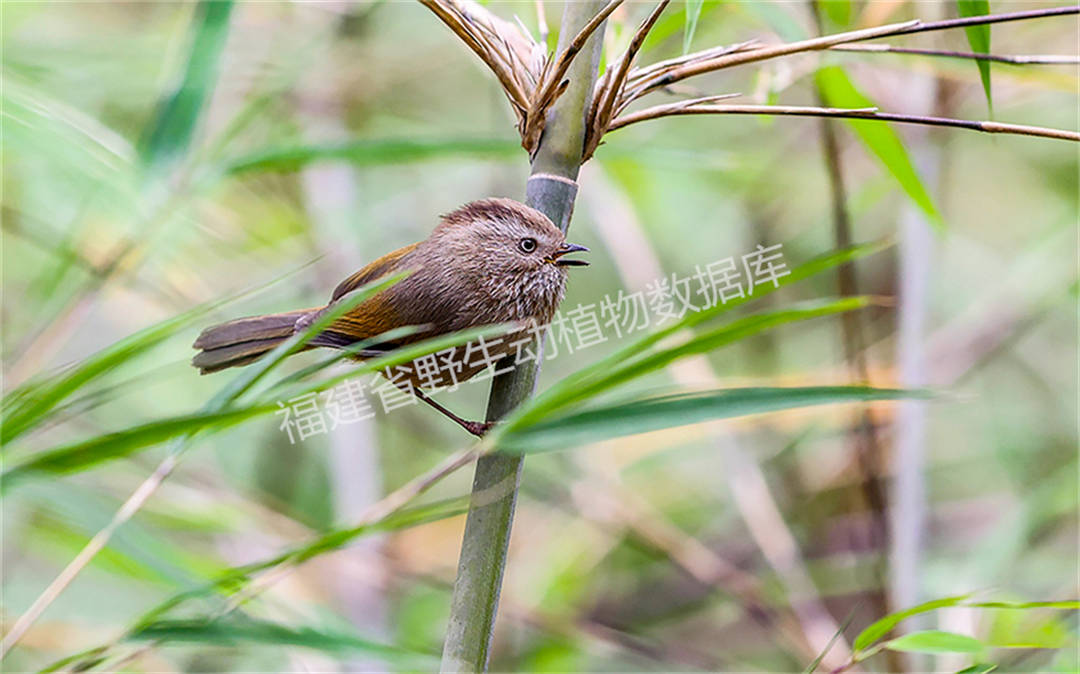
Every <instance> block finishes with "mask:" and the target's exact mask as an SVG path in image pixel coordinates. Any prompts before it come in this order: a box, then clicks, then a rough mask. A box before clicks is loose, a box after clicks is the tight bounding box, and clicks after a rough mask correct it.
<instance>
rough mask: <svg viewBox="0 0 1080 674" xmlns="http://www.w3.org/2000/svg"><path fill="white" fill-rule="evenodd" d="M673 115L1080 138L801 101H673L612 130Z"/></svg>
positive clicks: (1078, 136)
mask: <svg viewBox="0 0 1080 674" xmlns="http://www.w3.org/2000/svg"><path fill="white" fill-rule="evenodd" d="M672 115H792V116H796V117H840V118H844V119H872V120H879V121H884V122H899V123H901V124H922V125H924V126H945V127H954V128H959V129H969V130H971V131H982V132H983V133H1004V134H1012V135H1019V136H1038V137H1041V138H1056V139H1058V140H1071V141H1080V133H1078V132H1076V131H1065V130H1063V129H1050V128H1046V127H1041V126H1028V125H1026V124H1006V123H1004V122H990V121H974V120H968V119H950V118H948V117H927V116H923V115H901V114H896V113H891V112H878V111H877V109H876V108H821V107H814V106H801V105H697V106H692V107H686V106H685V105H684V104H683V103H669V104H667V105H657V106H654V107H651V108H646V109H645V110H641V111H640V112H634V113H631V114H629V115H623V116H622V117H619V118H617V119H616V120H615V121H613V122H612V123H611V126H610V127H609V128H608V131H614V130H615V129H620V128H622V127H624V126H629V125H630V124H634V123H635V122H643V121H645V120H648V119H657V118H660V117H668V116H672Z"/></svg>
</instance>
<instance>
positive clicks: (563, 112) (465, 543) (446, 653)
mask: <svg viewBox="0 0 1080 674" xmlns="http://www.w3.org/2000/svg"><path fill="white" fill-rule="evenodd" d="M605 4H606V3H604V2H603V1H597V0H586V1H581V2H570V3H567V5H566V7H565V9H564V10H563V17H562V25H561V27H560V29H559V44H558V48H557V49H556V52H555V53H556V54H560V53H562V51H563V50H564V49H565V48H566V46H567V44H568V43H569V42H570V41H571V40H572V39H573V38H574V36H575V35H577V33H578V32H579V31H580V30H581V29H582V28H583V27H584V26H585V25H586V24H587V23H588V22H589V20H590V19H592V18H593V17H594V16H596V15H597V14H598V13H599V12H600V10H601V9H603V7H604V5H605ZM603 35H604V26H600V27H599V28H598V29H597V30H596V31H595V32H594V33H593V34H592V36H591V37H590V38H589V40H588V41H587V42H586V43H585V46H584V48H583V49H582V50H581V52H580V53H579V54H578V56H577V58H576V59H575V60H574V62H573V63H572V65H571V66H570V69H569V72H568V73H567V78H568V79H569V80H570V83H569V85H568V86H567V89H566V91H565V92H564V93H563V95H562V96H561V97H560V98H559V99H558V100H557V101H556V102H555V104H554V106H553V107H552V109H551V111H550V112H549V113H548V117H547V122H546V125H545V130H544V134H543V137H542V138H541V140H540V146H539V148H538V149H537V151H536V154H535V155H534V157H533V160H532V171H531V174H530V176H529V181H528V184H527V186H526V190H525V201H526V203H527V204H528V205H530V206H532V207H533V208H536V209H537V210H539V211H541V212H543V213H544V214H545V215H547V216H548V217H549V218H551V221H552V222H554V223H555V224H556V225H557V226H558V227H559V229H561V230H562V231H564V232H565V231H566V230H567V228H568V227H569V225H570V215H571V214H572V213H573V210H574V198H575V197H576V196H577V183H576V180H577V175H578V171H579V170H580V168H581V156H582V148H583V145H584V140H585V113H586V111H587V110H588V109H589V105H590V103H591V98H592V92H593V87H594V86H595V84H596V79H597V75H598V69H599V65H600V50H601V47H602V45H603ZM539 352H540V351H539V349H538V350H537V353H539ZM538 370H539V363H535V364H533V365H532V366H525V367H517V368H514V369H512V370H511V371H509V372H507V373H506V374H504V375H501V376H498V377H496V378H495V380H494V381H493V382H492V384H491V394H490V396H489V398H488V409H487V419H488V420H489V421H496V420H498V419H500V418H502V417H503V416H505V415H506V414H507V413H508V412H510V411H511V410H513V409H514V408H515V407H517V406H518V405H520V404H521V403H522V402H523V401H524V400H525V399H526V398H528V397H529V396H530V395H532V392H533V389H534V387H535V384H536V375H537V372H538ZM523 460H524V458H523V457H522V456H521V455H516V454H508V453H500V452H493V453H490V454H488V455H486V456H484V457H482V458H481V459H480V460H479V461H478V462H477V464H476V475H475V477H474V478H473V487H472V497H471V501H470V504H469V514H468V518H467V519H466V522H465V535H464V537H463V539H462V542H461V556H460V558H459V559H458V571H457V579H456V580H455V581H454V591H453V595H452V598H451V602H450V621H449V623H448V625H447V629H446V641H445V643H444V644H443V657H442V667H441V671H443V672H483V671H486V670H487V665H488V659H489V656H490V649H491V637H492V633H493V629H494V626H495V614H496V611H497V610H498V605H499V590H500V588H501V587H502V577H503V569H504V568H505V566H506V550H507V545H508V544H509V542H510V529H511V526H512V525H513V520H514V505H515V503H516V502H517V491H518V483H519V481H520V479H521V467H522V462H523Z"/></svg>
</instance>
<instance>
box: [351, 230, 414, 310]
mask: <svg viewBox="0 0 1080 674" xmlns="http://www.w3.org/2000/svg"><path fill="white" fill-rule="evenodd" d="M417 245H418V244H415V243H413V244H409V245H408V246H405V247H404V248H398V249H397V250H395V251H394V252H392V253H387V254H386V255H383V256H382V257H380V258H379V259H378V260H375V261H374V262H372V263H371V264H369V265H368V266H366V267H364V268H363V269H361V270H360V271H358V272H356V273H355V274H353V275H352V276H350V277H349V278H347V279H345V280H344V281H342V282H341V283H339V284H338V287H337V288H334V294H333V295H331V296H330V302H331V303H333V302H336V301H337V300H338V298H340V297H342V296H344V295H346V294H348V293H351V292H352V291H354V290H356V289H357V288H359V287H360V286H362V285H365V284H367V283H371V282H372V281H374V280H376V279H377V278H379V277H380V276H384V275H386V274H389V273H390V272H392V271H394V268H395V267H396V266H397V263H398V262H400V261H401V258H403V257H405V256H406V255H408V254H409V253H411V252H412V251H413V250H414V249H415V248H416V246H417Z"/></svg>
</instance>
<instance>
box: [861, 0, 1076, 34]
mask: <svg viewBox="0 0 1080 674" xmlns="http://www.w3.org/2000/svg"><path fill="white" fill-rule="evenodd" d="M1068 14H1080V5H1072V6H1069V7H1051V8H1050V9H1031V10H1027V11H1023V12H1006V13H1004V14H984V15H983V16H968V17H964V18H962V19H946V20H944V21H927V22H925V23H920V25H918V26H914V27H912V28H901V29H897V30H896V31H895V32H892V33H889V34H888V35H881V36H879V37H891V36H893V35H911V34H913V33H925V32H927V31H932V30H946V29H949V28H964V27H967V26H985V25H987V24H992V23H1004V22H1006V21H1024V20H1026V19H1041V18H1044V17H1048V16H1065V15H1068ZM863 39H871V38H863ZM852 41H854V40H852Z"/></svg>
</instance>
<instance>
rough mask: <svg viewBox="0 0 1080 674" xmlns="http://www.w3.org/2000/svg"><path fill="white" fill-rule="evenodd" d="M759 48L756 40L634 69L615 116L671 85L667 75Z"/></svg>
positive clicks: (722, 46)
mask: <svg viewBox="0 0 1080 674" xmlns="http://www.w3.org/2000/svg"><path fill="white" fill-rule="evenodd" d="M759 48H760V45H759V43H758V42H757V41H756V40H748V41H746V42H739V43H737V44H733V45H726V46H725V45H721V46H717V47H712V48H710V49H704V50H702V51H699V52H695V53H693V54H686V55H685V56H680V57H678V58H674V59H668V60H666V61H659V62H657V63H654V64H652V65H650V66H645V67H643V68H635V69H634V70H633V71H631V72H630V76H629V77H628V78H627V83H626V86H625V87H624V89H625V91H624V92H623V95H622V100H621V101H620V102H619V107H618V108H616V110H615V114H616V115H619V114H622V112H623V110H625V109H626V108H627V106H629V105H630V104H631V103H632V102H633V101H635V100H636V99H638V98H640V97H642V96H644V95H645V94H647V93H648V92H650V91H653V90H654V89H658V88H661V89H666V88H667V87H668V86H669V85H670V84H671V80H669V79H668V75H669V74H671V73H673V72H676V71H678V70H679V68H680V67H682V66H687V65H690V64H697V63H704V62H706V61H710V60H714V59H717V58H719V57H721V56H727V55H728V54H738V53H743V52H749V51H754V50H756V49H759Z"/></svg>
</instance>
